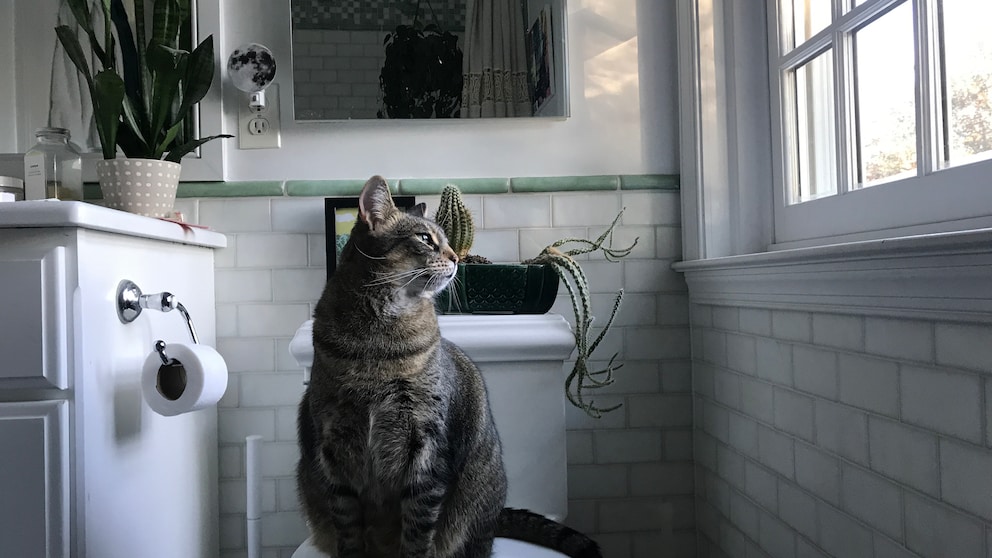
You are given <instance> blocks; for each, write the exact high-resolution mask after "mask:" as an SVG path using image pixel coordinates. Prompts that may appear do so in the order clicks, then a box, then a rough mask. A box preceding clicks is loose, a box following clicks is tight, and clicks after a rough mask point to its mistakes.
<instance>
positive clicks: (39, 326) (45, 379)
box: [0, 246, 68, 389]
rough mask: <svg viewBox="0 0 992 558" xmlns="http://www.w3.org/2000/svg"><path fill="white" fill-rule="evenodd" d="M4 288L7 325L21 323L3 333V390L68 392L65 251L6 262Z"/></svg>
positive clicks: (0, 270)
mask: <svg viewBox="0 0 992 558" xmlns="http://www.w3.org/2000/svg"><path fill="white" fill-rule="evenodd" d="M0 286H2V287H0V309H2V311H3V316H4V318H5V322H6V321H8V320H11V319H16V327H15V326H11V327H4V328H3V334H2V335H0V355H2V357H3V358H2V360H0V387H2V388H8V389H9V388H18V387H38V388H44V387H56V388H61V389H65V388H66V387H68V386H67V384H66V359H67V358H68V346H67V344H66V333H67V332H66V328H65V324H66V301H65V249H64V247H62V246H54V247H52V249H51V250H48V251H47V252H42V253H37V254H34V255H26V256H25V258H24V259H9V260H5V261H4V262H3V266H2V267H0Z"/></svg>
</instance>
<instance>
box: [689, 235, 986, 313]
mask: <svg viewBox="0 0 992 558" xmlns="http://www.w3.org/2000/svg"><path fill="white" fill-rule="evenodd" d="M673 268H674V269H675V270H676V271H679V272H682V273H684V274H685V279H686V283H687V284H688V286H689V293H690V297H691V300H692V301H693V302H694V303H700V304H713V305H732V306H743V307H761V308H778V309H789V310H801V311H816V312H833V313H846V314H862V315H875V316H887V317H900V318H917V319H934V320H948V321H962V322H979V323H992V229H978V230H972V231H964V232H956V233H939V234H930V235H920V236H909V237H902V238H895V239H886V240H868V241H862V242H852V243H846V244H836V245H830V246H820V247H813V248H796V249H791V250H781V251H777V252H765V253H761V254H750V255H743V256H728V257H723V258H713V259H708V260H696V261H687V262H680V263H677V264H675V265H674V266H673Z"/></svg>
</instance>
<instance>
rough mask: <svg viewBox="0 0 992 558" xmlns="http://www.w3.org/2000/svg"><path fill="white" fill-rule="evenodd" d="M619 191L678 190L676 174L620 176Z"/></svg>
mask: <svg viewBox="0 0 992 558" xmlns="http://www.w3.org/2000/svg"><path fill="white" fill-rule="evenodd" d="M620 189H621V190H678V189H679V175H677V174H621V175H620Z"/></svg>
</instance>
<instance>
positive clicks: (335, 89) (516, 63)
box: [290, 0, 568, 121]
mask: <svg viewBox="0 0 992 558" xmlns="http://www.w3.org/2000/svg"><path fill="white" fill-rule="evenodd" d="M290 6H291V10H292V40H293V57H292V63H293V85H294V94H293V113H294V116H295V118H296V120H298V121H330V120H355V119H413V118H416V119H431V118H504V117H557V118H563V117H566V116H568V90H567V84H568V82H567V73H566V68H565V61H566V60H567V56H566V52H565V43H566V41H565V32H566V29H565V14H566V12H565V0H369V1H365V2H329V1H327V0H291V2H290Z"/></svg>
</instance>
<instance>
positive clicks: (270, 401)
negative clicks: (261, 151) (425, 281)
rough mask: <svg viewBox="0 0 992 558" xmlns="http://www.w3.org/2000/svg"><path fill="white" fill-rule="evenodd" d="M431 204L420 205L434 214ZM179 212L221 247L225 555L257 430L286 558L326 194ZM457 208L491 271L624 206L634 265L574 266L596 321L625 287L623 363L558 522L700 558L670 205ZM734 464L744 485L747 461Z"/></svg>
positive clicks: (680, 285) (267, 507) (549, 197)
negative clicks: (304, 343) (471, 220)
mask: <svg viewBox="0 0 992 558" xmlns="http://www.w3.org/2000/svg"><path fill="white" fill-rule="evenodd" d="M437 200H438V197H437V196H418V201H427V202H428V203H429V204H430V206H431V207H432V208H433V207H436V204H437ZM180 202H181V204H182V210H183V211H184V213H185V214H186V215H187V217H189V216H199V222H200V223H201V224H204V225H209V226H211V227H213V228H215V229H217V230H218V231H220V232H223V233H226V234H227V235H228V242H229V247H228V248H226V249H224V250H221V251H220V252H218V254H217V301H218V309H217V331H218V334H217V335H218V342H217V345H218V350H219V351H220V352H221V354H222V355H224V357H225V358H226V360H227V362H228V365H229V367H230V370H231V382H230V385H229V389H228V394H227V395H226V396H225V398H224V399H223V401H222V402H221V408H220V411H219V412H220V477H221V478H220V483H221V493H222V495H221V518H222V520H221V544H222V549H221V556H222V558H241V557H244V556H246V549H245V527H244V523H245V509H244V489H243V485H244V482H245V479H244V463H243V462H244V451H243V444H244V437H245V436H246V435H249V434H260V435H261V436H262V437H263V440H264V445H263V452H262V459H263V464H262V466H263V472H264V474H263V477H264V483H263V488H264V491H265V492H264V494H263V496H264V497H263V512H264V513H263V520H262V546H263V556H265V557H269V558H289V557H290V555H291V554H292V552H293V550H294V549H295V547H296V545H297V544H298V543H299V542H301V541H302V540H303V539H304V538H305V536H306V528H305V526H304V524H303V520H302V517H301V515H300V512H299V503H298V501H297V496H296V485H295V480H294V469H295V463H296V459H297V448H296V402H297V401H298V399H299V396H300V394H301V393H302V390H303V385H302V380H303V376H302V371H301V370H300V369H299V368H298V367H297V366H296V364H295V362H294V361H293V359H292V358H291V357H290V356H289V354H288V343H289V340H290V338H292V336H293V334H294V333H295V331H296V328H297V327H298V326H299V325H300V324H302V323H303V321H304V320H306V319H308V318H309V317H310V315H311V314H312V312H313V307H314V304H315V303H316V301H317V298H318V297H319V296H320V290H321V289H322V286H323V281H324V278H325V276H326V275H325V274H326V270H325V265H326V261H325V256H324V242H325V235H324V223H323V198H287V197H282V198H251V199H246V198H233V199H217V198H211V199H206V198H203V199H186V200H180ZM466 202H467V204H468V205H469V207H470V209H471V210H472V212H473V214H474V217H475V223H476V226H477V227H478V233H477V242H476V245H475V249H474V250H472V253H478V254H481V255H487V256H489V255H490V254H492V255H491V256H490V257H491V258H492V259H493V260H495V261H519V260H520V259H525V258H529V257H533V256H536V255H537V254H538V253H539V252H540V250H541V249H542V248H544V247H545V246H547V245H548V244H550V243H551V242H553V241H555V240H558V239H561V238H566V237H577V238H588V237H590V235H593V236H595V235H598V234H600V233H601V232H602V231H603V230H604V229H605V227H604V223H605V224H608V223H609V222H610V221H611V220H612V218H613V217H614V216H615V211H619V209H620V208H621V207H624V206H626V208H627V211H626V212H625V213H624V217H623V220H622V222H621V224H620V226H619V228H618V229H617V231H616V234H615V235H614V244H615V245H617V246H620V245H623V244H624V243H629V242H632V241H633V239H634V237H637V238H639V240H638V246H637V249H636V250H635V251H634V253H633V254H632V255H631V256H630V257H629V258H627V259H625V260H623V261H621V262H619V263H611V262H607V261H606V260H604V259H603V258H602V257H601V256H593V257H592V258H590V257H588V256H582V257H580V259H582V260H583V269H584V270H585V271H586V273H587V275H588V277H589V280H590V284H591V287H592V291H593V309H594V314H595V315H596V316H597V317H598V318H599V320H600V322H602V321H605V319H606V317H607V315H608V312H609V310H610V308H611V307H612V303H613V297H614V295H615V293H616V291H618V290H619V289H621V288H622V289H624V291H625V300H624V305H623V307H622V308H621V311H620V314H619V316H618V317H617V321H616V325H615V326H614V328H613V330H612V331H611V333H610V335H608V336H607V338H606V339H605V340H604V341H603V343H602V345H601V346H600V348H599V349H598V350H597V353H596V354H595V355H594V357H596V361H595V362H593V363H592V364H593V365H594V366H595V365H599V366H603V365H605V364H606V361H607V360H608V359H609V357H610V356H611V355H612V354H613V353H614V352H616V353H618V359H619V361H621V362H623V363H624V366H623V368H621V369H620V370H619V371H618V372H617V374H616V377H617V381H616V383H615V384H614V385H612V386H610V387H609V388H606V389H604V390H603V391H602V395H598V396H597V397H596V402H597V404H599V405H605V406H608V405H612V404H614V403H622V404H623V406H622V407H621V408H620V409H618V410H616V411H614V412H611V413H608V414H606V415H605V416H604V417H603V418H601V419H593V418H590V417H589V416H587V415H586V414H585V413H583V412H582V411H579V410H577V409H574V408H572V407H571V406H567V407H566V420H567V424H568V429H569V431H568V461H569V479H568V484H569V492H570V501H569V517H568V520H567V523H569V524H570V525H572V526H573V527H575V528H577V529H580V530H583V531H585V532H588V533H590V534H591V535H593V536H594V537H595V538H596V539H597V540H598V541H599V542H600V544H601V545H602V546H603V548H604V549H605V552H604V555H605V556H608V557H610V558H628V557H635V558H641V557H643V558H649V557H652V558H653V557H655V556H657V555H658V549H659V548H662V549H664V550H665V555H666V556H673V557H690V556H695V555H696V551H695V532H694V515H693V496H692V494H693V486H694V478H693V466H692V395H691V364H690V360H689V343H690V336H689V304H688V296H687V292H686V286H685V282H684V281H683V280H682V276H681V275H679V274H677V273H675V272H673V271H672V270H671V269H670V266H671V264H672V263H673V262H674V261H677V260H678V259H680V257H681V251H682V250H681V241H680V237H681V235H680V228H679V227H680V222H679V198H678V194H677V193H675V192H638V193H622V192H595V193H584V194H576V193H574V192H573V193H561V194H558V193H551V194H496V195H470V196H466ZM559 295H560V296H559V299H558V300H557V301H556V303H555V305H554V307H553V309H552V311H553V312H557V313H560V314H562V315H563V316H565V317H566V318H567V319H568V320H569V321H570V322H571V321H572V320H573V318H572V309H571V305H570V303H569V302H568V300H567V298H566V296H567V295H566V293H565V290H564V289H561V290H560V292H559ZM752 353H753V349H752ZM564 373H565V371H563V379H564ZM768 397H769V402H771V398H772V392H771V390H770V389H769V392H768ZM769 408H770V407H769ZM725 418H726V417H725ZM768 422H769V423H771V422H772V421H771V419H769V421H768ZM756 424H757V423H755V425H756ZM955 424H956V423H952V424H951V426H954V425H955ZM754 435H755V436H757V434H754ZM755 439H757V438H755ZM783 439H785V438H784V437H783ZM781 451H782V452H788V448H783V449H782V450H781ZM741 461H742V460H741ZM737 466H738V467H739V468H740V470H741V471H742V473H741V475H743V471H744V468H743V463H742V462H741V463H738V465H737ZM773 486H774V481H773ZM773 491H774V488H773ZM728 492H729V488H728Z"/></svg>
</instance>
